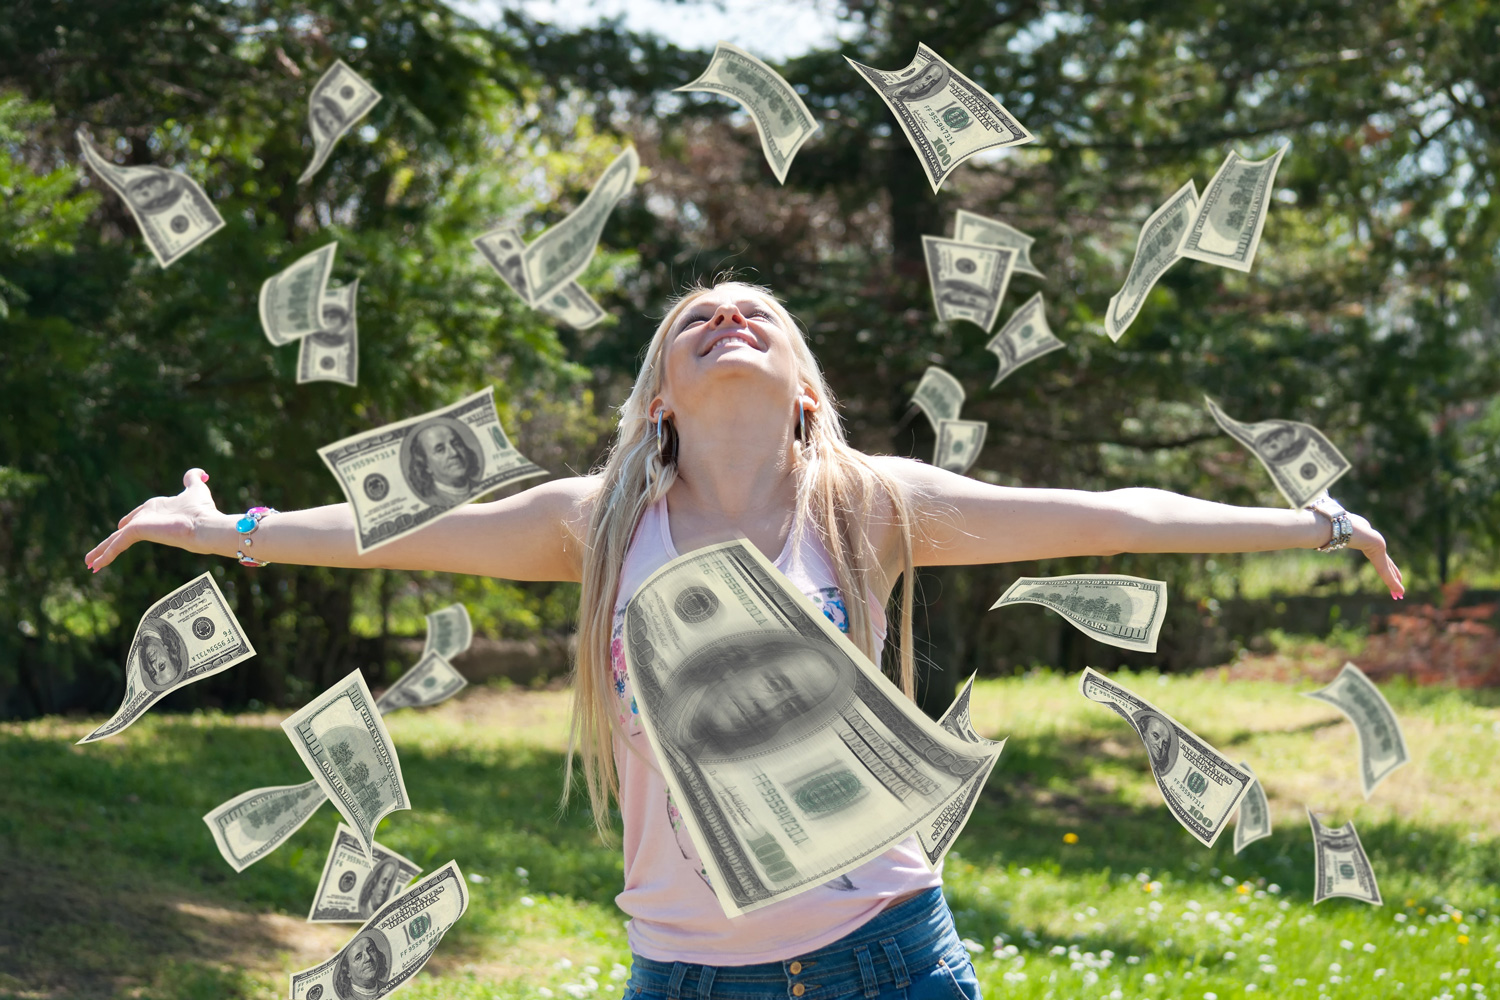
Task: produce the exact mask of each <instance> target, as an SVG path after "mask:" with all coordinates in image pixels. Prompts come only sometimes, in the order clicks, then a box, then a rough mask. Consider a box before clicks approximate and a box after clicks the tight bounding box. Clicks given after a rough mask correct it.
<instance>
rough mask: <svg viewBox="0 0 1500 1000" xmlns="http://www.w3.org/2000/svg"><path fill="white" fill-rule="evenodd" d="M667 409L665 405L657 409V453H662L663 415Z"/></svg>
mask: <svg viewBox="0 0 1500 1000" xmlns="http://www.w3.org/2000/svg"><path fill="white" fill-rule="evenodd" d="M666 409H667V408H666V407H665V406H663V407H662V408H661V409H660V410H657V411H656V453H657V454H658V455H660V454H661V415H662V414H663V413H664V412H666Z"/></svg>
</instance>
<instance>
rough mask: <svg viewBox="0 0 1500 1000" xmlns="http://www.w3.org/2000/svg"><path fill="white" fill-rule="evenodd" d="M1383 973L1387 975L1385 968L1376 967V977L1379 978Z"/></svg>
mask: <svg viewBox="0 0 1500 1000" xmlns="http://www.w3.org/2000/svg"><path fill="white" fill-rule="evenodd" d="M1383 975H1385V970H1384V969H1376V970H1375V978H1376V979H1379V978H1380V977H1381V976H1383Z"/></svg>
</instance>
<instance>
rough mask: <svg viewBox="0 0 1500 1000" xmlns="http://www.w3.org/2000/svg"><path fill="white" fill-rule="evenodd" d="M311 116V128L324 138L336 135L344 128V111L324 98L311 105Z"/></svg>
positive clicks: (335, 103) (333, 102)
mask: <svg viewBox="0 0 1500 1000" xmlns="http://www.w3.org/2000/svg"><path fill="white" fill-rule="evenodd" d="M311 115H312V120H313V126H314V127H315V128H317V130H318V131H319V132H322V133H323V134H324V135H325V136H334V135H338V133H339V130H340V129H342V128H343V127H344V109H343V108H341V107H339V105H338V102H336V101H330V100H329V99H328V98H326V97H325V98H322V99H320V100H318V101H315V102H314V103H313V106H312V110H311Z"/></svg>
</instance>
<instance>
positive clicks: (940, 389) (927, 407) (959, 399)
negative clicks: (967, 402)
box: [911, 365, 964, 430]
mask: <svg viewBox="0 0 1500 1000" xmlns="http://www.w3.org/2000/svg"><path fill="white" fill-rule="evenodd" d="M911 401H912V404H913V405H914V406H916V407H917V408H918V409H919V410H921V411H922V412H923V413H925V414H927V419H928V420H930V421H931V422H932V427H933V430H936V429H937V426H938V424H939V423H940V422H941V421H944V420H957V419H958V414H959V411H960V410H962V409H963V407H964V387H963V384H962V383H960V382H959V381H958V379H956V378H954V377H953V376H952V375H949V374H948V373H947V372H945V371H943V369H941V368H938V367H937V366H935V365H934V366H933V367H931V368H928V369H927V370H926V371H925V372H923V373H922V378H921V380H920V381H919V382H917V388H916V391H914V392H913V393H912V394H911Z"/></svg>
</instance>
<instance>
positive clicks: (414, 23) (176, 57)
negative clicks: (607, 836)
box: [0, 0, 618, 712]
mask: <svg viewBox="0 0 1500 1000" xmlns="http://www.w3.org/2000/svg"><path fill="white" fill-rule="evenodd" d="M71 6H72V7H73V8H75V13H76V14H77V15H78V16H77V17H75V18H69V19H67V23H66V24H65V25H61V26H60V25H58V24H56V23H55V21H54V17H55V13H56V12H55V11H53V10H51V9H50V8H44V7H42V6H40V5H29V4H22V5H20V6H19V8H18V9H14V10H12V11H11V12H9V13H8V15H7V21H8V24H7V27H6V29H5V30H4V31H0V66H4V67H5V69H4V71H3V72H0V83H4V84H6V85H7V86H11V87H16V88H18V89H19V92H20V93H21V94H22V95H25V96H26V97H27V98H31V97H34V96H36V95H40V94H45V95H47V97H48V98H49V99H50V100H51V101H52V108H51V109H48V108H46V107H43V106H41V105H38V104H34V103H26V102H25V101H24V100H23V99H22V98H19V97H15V98H12V97H6V98H5V100H4V102H3V103H0V114H3V119H0V121H3V123H4V125H3V131H0V181H3V182H4V184H5V190H6V191H7V200H6V202H5V207H4V209H3V212H4V214H3V216H0V232H3V234H4V235H3V236H0V241H3V243H0V279H3V280H4V281H5V282H6V285H5V286H4V289H10V291H8V292H7V291H5V290H4V289H0V295H3V296H4V298H5V301H7V302H8V303H9V305H10V311H9V315H8V316H6V317H5V318H4V319H3V321H0V323H3V326H0V400H3V402H0V425H3V429H0V468H3V470H4V471H3V473H0V491H3V492H0V512H3V522H0V524H3V528H0V691H3V690H5V689H6V688H7V687H9V686H10V685H14V687H11V689H10V690H11V696H10V699H9V700H10V704H9V705H8V706H7V708H8V710H9V711H22V712H36V711H47V710H53V709H56V708H59V707H64V706H67V705H69V704H76V703H78V702H80V701H82V702H83V703H84V704H87V705H89V706H92V707H102V706H103V705H105V704H108V703H109V702H110V701H111V700H112V699H115V698H118V692H119V682H120V681H119V679H120V676H121V674H120V668H119V666H118V664H119V663H120V662H121V659H122V657H121V655H120V654H121V653H122V651H123V648H124V646H125V644H126V643H128V641H129V638H130V635H131V632H132V630H133V628H134V625H135V622H136V620H137V618H138V616H139V614H140V612H141V610H142V609H144V608H145V607H146V606H147V605H148V604H149V603H150V601H151V600H153V599H154V598H155V597H158V596H160V595H161V594H163V593H165V592H167V591H168V590H170V589H172V588H173V587H175V586H176V585H177V584H178V583H180V582H181V581H182V580H183V579H185V578H187V577H189V576H191V575H193V574H195V573H198V572H202V570H203V569H204V568H205V567H206V566H209V565H213V566H214V569H215V572H216V574H218V576H219V579H220V583H221V586H222V587H223V588H224V590H225V592H226V595H228V596H229V597H230V599H231V600H232V601H233V602H234V605H235V608H236V613H237V615H238V617H239V619H240V621H241V622H242V623H244V624H245V625H246V627H247V628H248V629H249V630H250V632H251V635H252V639H253V641H254V642H255V645H256V647H257V649H258V650H259V651H260V656H258V657H257V658H256V659H255V660H254V661H252V663H251V664H249V665H248V669H247V670H245V671H237V672H236V676H234V677H233V678H228V677H226V678H221V679H219V680H217V681H216V682H210V683H208V684H205V685H200V686H199V687H201V688H202V690H197V689H194V690H193V691H191V692H190V693H184V694H182V695H179V696H178V698H177V703H178V706H179V707H184V706H186V705H192V704H218V703H224V702H226V701H227V702H242V701H243V700H244V699H246V698H251V697H253V698H259V699H261V700H263V701H267V702H281V701H283V700H285V699H286V698H287V697H289V696H298V695H301V694H302V693H303V692H304V691H306V690H307V689H309V688H316V687H317V686H320V685H321V684H322V683H325V682H326V681H327V680H328V679H330V678H331V677H334V676H337V675H338V674H340V673H343V672H347V671H348V670H349V669H350V668H351V667H352V666H372V667H373V668H374V669H375V671H376V672H377V674H378V673H380V672H382V671H383V670H384V669H385V666H386V664H385V663H384V662H383V660H384V655H385V654H384V650H383V648H382V647H381V646H380V645H379V644H377V645H376V646H374V647H370V646H369V645H368V644H365V645H363V646H361V645H360V644H358V643H357V642H356V639H355V637H354V636H352V635H351V634H350V628H349V626H350V619H351V614H352V610H353V607H354V605H355V603H356V601H357V600H359V599H361V598H360V596H359V595H367V596H366V598H365V599H369V598H368V595H370V594H371V592H372V590H373V599H374V600H375V601H376V603H377V604H381V603H383V602H385V601H388V600H389V598H390V596H391V595H392V594H393V593H394V592H397V591H400V590H402V589H404V588H405V587H406V586H407V583H406V582H405V580H404V578H402V579H393V578H392V575H390V574H387V575H386V576H385V577H384V578H381V579H379V580H373V579H369V578H366V579H364V580H361V579H360V578H359V577H358V575H357V574H354V573H350V572H346V571H331V570H318V569H298V568H290V567H281V566H276V567H270V568H267V569H265V570H262V571H259V572H256V573H245V572H242V571H240V570H239V569H238V568H237V567H229V566H226V565H224V564H223V562H222V560H216V559H215V560H207V559H203V558H199V557H192V556H189V555H186V554H184V553H179V552H170V551H166V550H152V549H151V548H150V547H147V548H143V549H141V550H139V551H136V552H132V553H130V554H129V555H127V557H126V558H125V559H123V560H122V561H121V562H120V563H119V564H117V565H116V566H115V567H112V568H111V570H110V571H109V572H107V573H105V574H102V575H101V576H100V577H98V578H96V579H95V578H90V574H89V573H88V571H87V570H86V569H85V568H84V567H83V565H82V555H83V553H84V552H86V551H87V550H88V549H89V548H90V547H91V546H92V545H93V544H94V542H96V541H97V540H99V539H100V538H102V537H104V536H105V535H106V534H108V532H109V531H110V530H111V529H112V528H113V526H114V522H115V520H116V519H117V518H118V517H120V515H122V514H124V513H125V512H127V511H129V510H130V509H131V508H133V507H134V506H135V505H136V504H138V503H140V502H141V500H142V499H144V498H146V497H149V496H152V495H156V494H160V493H171V492H175V491H176V490H177V489H178V488H180V487H179V483H180V477H181V475H182V472H183V469H185V468H186V467H188V466H190V465H194V464H197V465H201V466H203V467H204V468H206V469H208V470H209V472H210V474H211V475H212V476H213V479H212V486H213V488H214V490H215V496H216V498H217V499H218V501H219V503H220V504H221V507H222V508H223V509H229V510H232V509H237V508H238V509H242V508H244V507H246V506H249V505H250V504H253V503H265V504H270V505H272V506H277V507H282V508H296V507H307V506H312V505H316V504H318V503H325V502H335V501H338V500H341V499H342V497H341V496H340V495H339V493H338V491H337V488H336V486H335V484H334V483H333V481H332V480H331V479H330V478H329V477H328V475H327V471H326V469H324V468H323V466H322V463H321V462H320V461H319V459H318V457H317V455H316V448H317V447H318V446H320V445H323V444H327V443H328V442H329V441H331V440H335V439H337V438H339V437H342V436H345V435H347V434H350V433H354V432H355V431H357V430H360V429H364V428H368V427H372V426H377V425H379V424H381V423H385V422H389V421H392V420H396V419H399V418H401V417H404V416H408V415H410V414H412V413H417V412H421V411H422V410H426V409H430V408H432V407H435V406H438V405H440V404H443V403H446V402H450V401H452V400H453V399H455V398H457V397H459V396H460V395H462V394H465V393H468V392H472V391H474V390H475V389H477V388H480V387H482V386H484V385H487V384H489V385H494V386H495V387H496V399H497V403H498V404H499V407H500V412H501V418H502V420H503V421H504V423H505V424H506V425H507V427H508V428H511V429H512V430H513V431H516V432H517V433H516V438H517V440H518V444H520V446H521V447H523V448H524V449H526V450H527V452H528V454H529V455H530V456H531V457H533V458H534V459H535V460H537V461H539V462H541V463H542V464H543V465H545V466H549V467H552V468H558V467H560V466H563V465H566V464H570V463H571V464H574V465H581V464H585V463H586V461H587V457H588V455H589V453H590V450H591V449H592V447H593V445H594V440H595V437H596V436H597V432H598V424H597V421H596V419H595V416H594V414H593V412H592V405H593V404H592V398H593V397H592V395H591V394H590V393H589V391H588V385H587V382H588V374H589V373H588V372H587V370H586V369H583V368H581V367H579V366H578V365H576V364H574V363H572V362H570V361H569V360H568V358H567V351H566V348H565V346H564V345H563V343H562V342H561V340H560V339H559V336H558V333H557V331H556V330H555V329H554V328H553V326H552V324H551V323H550V322H547V321H545V319H544V318H543V317H540V316H538V315H537V314H535V313H533V312H532V311H530V310H529V309H526V308H524V307H522V306H521V305H520V304H519V303H518V302H517V300H516V299H515V298H514V296H511V295H509V293H507V292H504V291H502V288H503V286H502V285H500V283H499V282H498V281H496V280H495V278H494V276H493V274H492V273H491V272H490V271H489V270H488V268H487V266H486V265H484V264H483V262H482V259H480V258H478V255H477V254H476V253H475V252H474V250H473V248H472V246H471V245H470V242H469V241H470V239H471V238H472V237H473V236H474V235H476V234H477V233H478V232H481V231H483V228H484V227H485V226H486V225H488V224H489V223H491V222H492V221H493V220H497V219H499V218H500V217H502V216H504V215H506V214H507V213H517V212H521V211H524V209H525V205H526V202H525V198H524V195H523V194H522V193H521V192H520V186H521V183H522V178H523V177H524V176H525V175H526V173H527V172H528V171H529V170H531V169H533V164H534V163H535V159H534V157H533V156H532V154H531V151H530V150H529V149H526V148H521V149H510V150H508V152H509V154H510V155H508V156H497V152H499V151H501V149H502V144H504V143H509V142H511V140H512V137H513V135H514V133H515V132H516V131H517V130H518V129H520V128H522V127H523V119H524V114H525V113H524V109H523V107H522V105H521V103H520V102H519V100H518V93H519V91H518V89H517V88H518V87H519V85H520V82H521V81H522V80H523V79H524V74H523V73H521V72H519V71H518V70H517V69H516V68H515V67H514V66H512V65H511V64H510V63H509V61H508V60H507V59H506V57H505V55H504V53H503V52H502V51H499V50H497V49H495V48H494V47H493V46H492V45H490V44H489V43H488V41H487V39H486V37H485V36H484V35H483V34H482V33H479V32H476V31H474V30H471V29H470V28H469V27H468V26H466V25H465V23H464V22H462V21H461V20H460V19H459V18H457V17H456V16H455V15H454V14H453V13H452V12H451V11H449V10H448V9H447V8H446V7H444V6H443V5H442V4H440V3H437V2H428V3H404V4H395V3H381V2H370V3H359V4H354V5H348V4H323V5H319V4H303V3H295V2H270V3H253V4H237V5H224V6H222V7H218V8H216V9H215V10H214V11H213V12H209V11H207V10H205V9H204V8H203V7H202V6H201V5H199V4H195V3H188V2H180V3H179V2H170V0H161V2H156V3H153V4H151V5H148V6H149V7H150V8H151V9H150V10H149V11H147V10H143V9H142V8H141V7H140V5H134V6H133V7H131V8H130V9H129V10H127V9H126V8H123V7H119V6H116V5H106V4H82V3H80V4H73V5H71ZM54 29H55V30H54ZM335 56H342V57H343V58H345V59H346V60H348V61H349V62H351V63H352V64H354V65H356V66H358V67H359V68H360V70H361V72H364V73H365V74H366V75H368V76H369V77H370V78H371V79H373V80H375V81H377V85H378V86H379V88H380V89H381V90H382V91H383V93H384V99H383V100H382V101H381V102H380V103H379V104H378V105H377V106H376V107H375V109H374V110H373V111H372V113H371V114H370V116H369V117H368V119H367V124H364V125H362V126H361V127H360V128H357V129H355V130H354V131H353V132H352V133H351V134H350V135H348V136H346V137H345V138H344V139H343V141H342V142H341V143H340V144H339V146H338V148H337V150H336V151H335V153H334V154H333V156H332V158H331V159H330V160H329V162H328V164H327V165H326V166H325V167H324V169H323V170H322V171H321V172H320V173H319V174H318V175H317V176H316V177H315V178H313V180H312V181H311V182H310V183H309V184H307V185H304V186H302V187H298V185H297V183H296V178H297V176H298V175H299V173H300V172H301V170H302V168H303V166H304V165H305V163H306V161H307V159H308V157H309V156H310V155H311V148H310V141H309V140H308V138H307V127H306V107H307V92H308V89H309V88H310V86H311V85H312V83H313V82H314V81H315V80H316V79H317V77H318V75H319V74H320V73H321V72H322V71H323V69H324V68H326V66H327V65H328V63H329V62H331V60H332V59H333V58H334V57H335ZM9 93H12V92H10V91H7V94H9ZM80 125H83V126H86V127H87V129H88V130H89V131H90V132H91V133H92V134H93V136H94V139H95V141H96V143H97V144H98V145H100V147H101V148H102V149H103V150H104V151H105V154H106V155H112V156H114V157H115V159H116V160H117V162H121V163H124V164H135V163H153V164H157V165H160V166H165V167H168V168H174V167H175V168H178V169H183V170H186V171H187V172H188V173H189V174H190V175H191V176H192V177H193V178H194V179H195V180H197V181H198V182H199V183H201V184H202V185H203V186H204V189H205V191H206V192H207V193H208V195H209V196H210V197H211V198H212V199H213V200H214V202H215V204H216V206H217V207H218V209H219V211H220V213H221V214H222V215H223V217H224V218H225V221H226V226H225V228H224V230H223V231H222V232H220V233H218V234H216V235H215V236H213V237H212V238H210V239H209V240H208V241H207V242H205V243H204V244H202V245H201V246H199V247H198V248H196V249H195V250H193V251H192V252H191V253H190V254H188V255H187V256H186V257H184V258H183V259H182V260H181V261H178V262H177V263H175V264H174V265H173V266H172V267H171V268H169V269H166V270H163V269H161V268H159V267H157V266H156V264H155V262H154V260H152V259H151V258H149V256H147V255H146V253H145V252H144V248H143V246H142V245H141V239H140V236H139V234H138V231H137V229H136V226H135V224H134V222H133V221H132V220H131V219H130V218H129V215H128V212H127V210H126V209H125V208H124V206H123V205H122V204H121V202H120V201H119V199H118V198H116V197H115V196H114V195H113V194H112V193H109V192H108V191H107V190H106V191H104V192H103V197H100V195H99V194H98V193H96V192H95V191H94V190H92V189H94V188H101V187H102V185H101V184H100V183H99V181H98V179H97V178H92V177H88V176H86V175H81V174H80V173H79V172H78V171H77V170H76V169H75V168H73V167H67V166H64V167H55V168H51V169H47V166H46V165H49V164H54V163H58V162H64V163H65V162H70V161H73V160H74V159H75V158H76V146H75V144H74V142H73V140H72V132H73V130H74V128H75V127H77V126H80ZM531 128H532V134H533V136H534V137H538V138H551V140H552V142H553V151H552V153H551V155H550V163H549V166H551V167H554V168H555V167H558V166H567V167H571V168H572V169H575V170H576V169H579V167H578V162H579V160H580V159H587V158H589V157H593V158H598V157H599V156H600V155H601V153H600V151H599V150H598V149H597V148H592V147H590V146H589V144H588V143H587V142H584V143H583V144H582V145H581V146H580V147H577V151H576V152H575V145H574V144H573V143H572V141H571V137H570V134H568V133H561V134H557V135H556V136H555V137H554V133H553V132H552V131H551V130H550V129H548V128H546V127H538V126H534V125H533V126H531ZM597 145H599V144H598V143H596V144H595V146H597ZM585 165H586V164H585ZM79 183H83V184H86V185H87V186H88V187H89V188H90V190H84V191H79V190H77V186H78V184H79ZM85 221H87V222H88V223H89V225H87V226H85V225H84V224H83V223H84V222H85ZM329 240H338V242H339V251H338V258H337V263H336V265H335V268H334V281H335V283H338V282H347V281H350V280H353V279H355V278H356V277H357V278H358V279H359V280H360V298H361V302H360V309H359V313H360V315H359V326H360V339H361V343H360V352H361V358H360V385H359V386H358V387H357V388H350V387H344V386H340V385H335V384H332V383H313V384H308V385H297V384H296V383H295V360H296V351H295V349H283V350H276V349H273V348H271V347H270V346H269V345H268V344H267V342H266V341H265V339H264V337H263V335H262V333H261V331H260V328H259V322H258V318H257V307H256V302H257V298H256V297H257V293H258V291H259V288H260V284H261V282H262V281H263V280H264V279H265V278H266V277H269V276H270V275H271V274H272V273H274V272H275V271H277V270H278V269H280V268H282V267H284V266H286V265H287V264H288V263H290V262H291V261H292V260H295V259H296V258H297V257H298V256H300V255H302V254H304V253H306V252H308V251H309V250H311V249H313V248H315V247H317V246H321V245H323V244H324V243H326V242H328V241H329ZM617 259H618V258H617ZM518 424H521V425H526V424H530V426H521V427H518ZM557 590H558V588H555V587H550V586H535V585H531V586H510V587H505V588H484V589H481V590H480V591H479V592H477V593H474V594H472V596H474V597H476V598H479V599H481V600H482V601H483V602H486V603H484V604H483V607H481V608H478V609H476V610H478V611H479V612H480V615H479V617H480V618H481V620H482V621H489V622H504V623H506V625H507V627H509V628H511V629H512V630H518V629H528V630H529V629H535V628H537V627H542V626H546V627H553V628H556V627H560V626H561V625H562V624H563V621H562V620H561V619H560V618H559V617H558V615H559V614H560V613H563V611H564V610H565V608H566V604H567V599H566V591H567V588H563V591H564V593H563V596H562V598H561V604H559V600H558V599H557V598H555V597H553V596H552V595H553V594H554V592H555V591H557ZM560 609H561V610H560ZM385 617H386V616H382V618H383V619H384V618H385ZM382 634H383V633H382ZM3 710H4V709H0V711H3Z"/></svg>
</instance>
